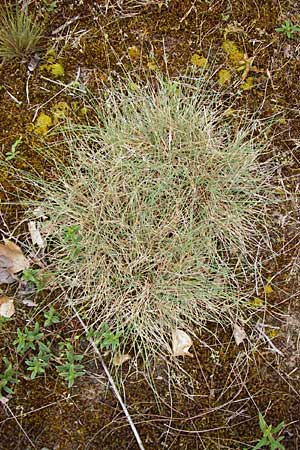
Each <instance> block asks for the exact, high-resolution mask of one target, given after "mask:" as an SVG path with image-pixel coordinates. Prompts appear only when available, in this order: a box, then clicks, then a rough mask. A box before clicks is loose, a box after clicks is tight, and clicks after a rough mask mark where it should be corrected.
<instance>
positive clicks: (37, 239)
mask: <svg viewBox="0 0 300 450" xmlns="http://www.w3.org/2000/svg"><path fill="white" fill-rule="evenodd" d="M28 230H29V233H30V237H31V240H32V243H33V245H37V246H38V247H39V248H44V247H45V242H44V239H43V238H42V236H41V233H40V230H39V229H38V226H37V223H36V222H34V221H30V222H28Z"/></svg>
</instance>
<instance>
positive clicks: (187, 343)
mask: <svg viewBox="0 0 300 450" xmlns="http://www.w3.org/2000/svg"><path fill="white" fill-rule="evenodd" d="M192 345H193V341H192V339H191V337H190V336H189V335H188V334H187V333H186V332H185V331H183V330H179V329H178V328H177V329H176V330H174V331H173V332H172V347H173V355H174V356H190V357H192V358H193V355H192V354H191V353H190V352H189V349H190V347H191V346H192Z"/></svg>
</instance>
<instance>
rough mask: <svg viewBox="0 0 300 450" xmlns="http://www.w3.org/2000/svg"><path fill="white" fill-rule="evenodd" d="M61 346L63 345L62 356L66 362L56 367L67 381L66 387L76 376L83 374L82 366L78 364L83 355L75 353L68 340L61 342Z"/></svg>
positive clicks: (70, 384)
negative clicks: (65, 342)
mask: <svg viewBox="0 0 300 450" xmlns="http://www.w3.org/2000/svg"><path fill="white" fill-rule="evenodd" d="M62 347H65V349H64V358H65V360H66V362H65V363H64V364H61V365H58V366H56V369H57V371H58V374H59V375H60V376H61V377H62V378H64V379H65V381H67V382H68V388H71V387H72V386H73V384H74V382H75V380H76V378H78V377H81V376H82V375H84V374H85V370H84V366H83V365H82V364H78V362H79V361H81V360H82V358H83V355H76V354H75V353H74V349H73V346H72V344H71V343H70V342H68V343H67V344H63V345H62Z"/></svg>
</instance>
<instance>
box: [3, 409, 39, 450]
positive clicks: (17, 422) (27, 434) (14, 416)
mask: <svg viewBox="0 0 300 450" xmlns="http://www.w3.org/2000/svg"><path fill="white" fill-rule="evenodd" d="M5 408H7V409H8V411H9V412H10V414H11V415H12V417H13V418H14V419H15V421H16V422H17V424H18V426H19V427H20V429H21V430H22V432H23V433H24V435H25V436H26V438H27V439H28V441H29V442H30V444H31V445H32V447H33V448H35V449H36V446H35V445H34V443H33V442H32V440H31V439H30V437H29V436H28V434H27V433H26V431H25V430H24V428H23V427H22V425H21V424H20V422H19V421H18V419H17V418H16V416H15V415H14V413H13V412H12V410H11V409H10V407H9V406H8V405H7V404H6V405H5Z"/></svg>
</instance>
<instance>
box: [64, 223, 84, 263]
mask: <svg viewBox="0 0 300 450" xmlns="http://www.w3.org/2000/svg"><path fill="white" fill-rule="evenodd" d="M79 231H80V226H79V225H70V226H68V227H65V228H64V241H65V242H66V243H67V244H70V245H71V255H72V256H73V257H74V256H77V255H78V254H79V253H80V250H81V246H80V241H81V237H80V235H79Z"/></svg>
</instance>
